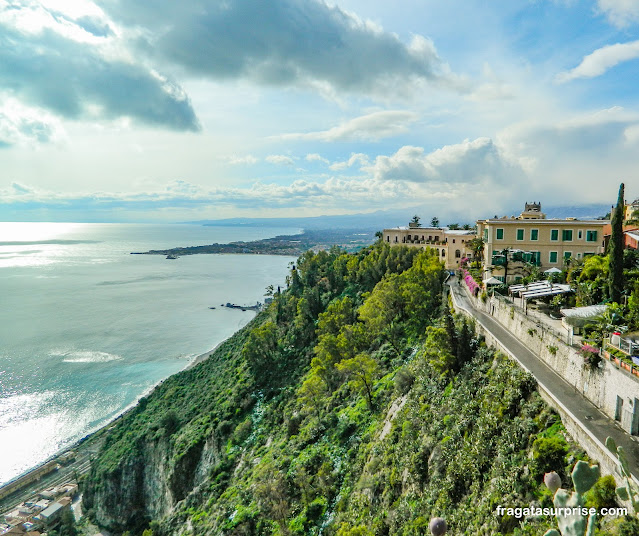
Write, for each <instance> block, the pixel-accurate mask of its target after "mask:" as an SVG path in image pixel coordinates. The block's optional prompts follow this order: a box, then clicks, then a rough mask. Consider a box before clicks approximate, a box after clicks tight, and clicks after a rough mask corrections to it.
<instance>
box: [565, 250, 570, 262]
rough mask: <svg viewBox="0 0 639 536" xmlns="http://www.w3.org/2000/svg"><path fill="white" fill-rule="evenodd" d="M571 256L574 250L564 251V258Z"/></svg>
mask: <svg viewBox="0 0 639 536" xmlns="http://www.w3.org/2000/svg"><path fill="white" fill-rule="evenodd" d="M570 257H572V251H564V260H565V261H567V260H568V259H569V258H570Z"/></svg>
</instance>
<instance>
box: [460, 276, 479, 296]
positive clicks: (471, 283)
mask: <svg viewBox="0 0 639 536" xmlns="http://www.w3.org/2000/svg"><path fill="white" fill-rule="evenodd" d="M462 274H463V276H464V281H465V282H466V286H467V287H468V290H470V292H472V294H473V296H477V294H478V293H479V285H478V284H477V281H475V279H474V278H473V276H472V275H470V272H469V271H468V270H462Z"/></svg>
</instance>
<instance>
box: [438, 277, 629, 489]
mask: <svg viewBox="0 0 639 536" xmlns="http://www.w3.org/2000/svg"><path fill="white" fill-rule="evenodd" d="M448 283H449V285H450V289H451V291H452V292H453V294H454V297H455V301H456V302H457V303H458V304H461V306H462V308H463V309H466V310H467V311H468V312H469V313H470V314H471V315H472V316H474V317H475V318H476V319H477V320H478V321H479V322H480V324H482V325H483V326H484V327H485V328H486V329H487V330H488V331H490V332H491V333H492V334H493V336H495V337H496V338H497V339H498V340H499V341H500V342H501V344H502V345H503V346H504V347H506V348H507V349H508V350H509V351H510V352H511V353H512V354H513V355H514V356H515V357H516V359H517V360H518V361H519V362H520V363H521V364H522V365H523V366H524V368H526V369H527V370H528V371H529V372H530V373H531V374H532V375H533V376H534V377H535V379H536V380H537V382H538V383H539V384H540V385H541V386H542V387H543V388H544V389H545V390H546V391H547V392H549V393H551V394H552V395H553V396H554V398H555V399H557V400H558V401H559V402H560V403H561V404H563V406H564V407H565V408H566V409H568V411H569V412H570V413H572V415H573V416H574V417H575V420H576V421H577V422H578V423H579V425H580V426H581V427H582V428H583V429H584V430H587V431H589V432H590V434H591V435H593V436H594V437H595V438H597V439H598V440H599V441H600V442H601V443H602V444H605V441H606V438H607V437H609V436H610V437H612V438H613V439H614V440H615V441H616V442H617V445H620V446H623V448H624V449H625V451H626V456H627V457H628V464H629V466H630V470H631V471H632V474H633V475H634V476H635V477H639V443H638V442H637V439H635V438H633V437H632V436H631V435H630V434H628V433H627V432H625V431H624V430H623V429H622V428H621V427H620V426H619V425H617V423H616V422H615V421H614V420H612V419H611V418H610V417H608V416H606V415H605V414H604V413H602V412H601V411H600V410H599V409H598V408H597V407H596V406H595V405H594V404H593V403H592V402H590V400H588V399H587V398H586V397H585V396H583V395H582V394H581V393H580V392H579V391H577V390H576V389H575V388H574V387H573V386H572V385H570V384H569V383H568V382H566V381H565V380H564V379H563V378H562V377H561V376H559V374H557V373H556V372H555V371H554V370H553V369H551V368H550V367H549V366H548V365H546V363H544V362H543V361H542V360H541V359H539V358H538V357H537V356H536V355H535V354H534V353H533V352H532V351H530V350H529V349H528V348H527V347H526V346H524V345H523V344H522V343H521V341H520V340H519V339H517V338H516V337H515V336H513V335H512V334H511V332H510V331H508V330H507V329H506V328H504V327H503V326H502V325H501V324H500V323H499V322H497V320H495V319H494V318H493V317H492V316H490V315H489V314H487V313H485V312H483V311H480V310H479V309H476V308H475V307H474V305H473V304H472V303H471V300H470V299H469V297H468V295H467V294H466V292H465V291H464V290H463V289H462V288H461V287H460V286H459V285H458V284H457V278H451V279H450V280H449V282H448Z"/></svg>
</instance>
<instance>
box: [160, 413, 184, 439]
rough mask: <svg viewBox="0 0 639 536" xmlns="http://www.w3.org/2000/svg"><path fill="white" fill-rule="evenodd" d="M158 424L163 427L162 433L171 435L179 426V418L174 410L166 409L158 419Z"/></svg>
mask: <svg viewBox="0 0 639 536" xmlns="http://www.w3.org/2000/svg"><path fill="white" fill-rule="evenodd" d="M160 426H161V427H162V428H164V433H165V435H166V436H167V437H169V436H172V435H173V434H174V433H175V432H177V430H178V428H179V427H180V419H179V418H178V416H177V413H176V412H175V411H174V410H169V411H167V412H166V413H165V414H164V416H163V417H162V420H161V421H160Z"/></svg>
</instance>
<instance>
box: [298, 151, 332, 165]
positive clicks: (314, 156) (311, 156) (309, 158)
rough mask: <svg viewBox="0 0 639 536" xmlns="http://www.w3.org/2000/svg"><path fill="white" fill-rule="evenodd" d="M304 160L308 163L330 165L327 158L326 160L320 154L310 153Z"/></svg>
mask: <svg viewBox="0 0 639 536" xmlns="http://www.w3.org/2000/svg"><path fill="white" fill-rule="evenodd" d="M304 158H305V160H306V161H307V162H322V163H324V164H328V163H329V162H328V160H327V159H326V158H324V157H323V156H322V155H320V154H318V153H309V154H307V155H306V156H305V157H304Z"/></svg>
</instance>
